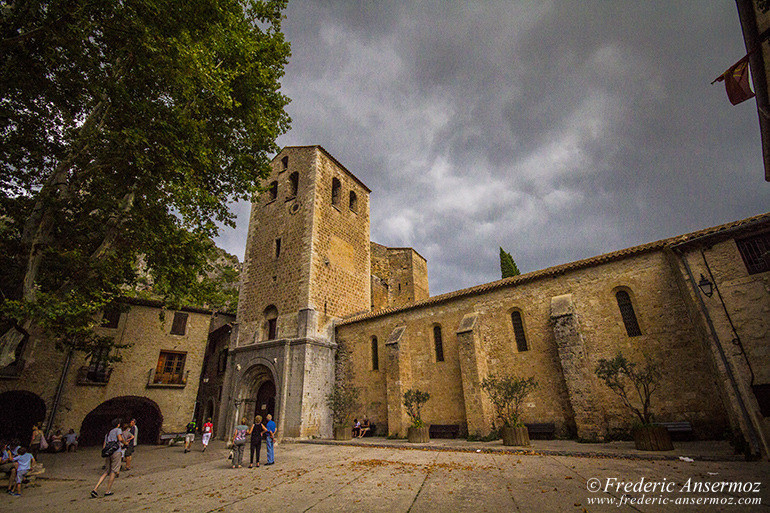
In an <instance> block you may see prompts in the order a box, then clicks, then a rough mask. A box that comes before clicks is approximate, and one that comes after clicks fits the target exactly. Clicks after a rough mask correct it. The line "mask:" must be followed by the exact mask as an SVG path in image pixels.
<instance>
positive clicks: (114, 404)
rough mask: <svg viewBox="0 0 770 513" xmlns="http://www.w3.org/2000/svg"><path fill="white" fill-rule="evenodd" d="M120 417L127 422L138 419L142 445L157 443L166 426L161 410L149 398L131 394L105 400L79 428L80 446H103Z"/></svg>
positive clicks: (137, 423) (87, 416)
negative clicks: (163, 427) (116, 419)
mask: <svg viewBox="0 0 770 513" xmlns="http://www.w3.org/2000/svg"><path fill="white" fill-rule="evenodd" d="M118 417H119V418H121V419H123V421H124V422H128V421H129V420H130V419H136V425H137V427H138V428H139V437H138V438H139V443H140V444H156V443H158V440H159V438H160V428H161V426H162V425H163V415H162V414H161V412H160V408H159V407H158V405H157V404H156V403H155V402H154V401H151V400H150V399H147V398H146V397H138V396H133V395H128V396H122V397H115V398H112V399H110V400H108V401H105V402H103V403H102V404H100V405H99V406H97V407H96V408H94V409H93V410H91V412H90V413H89V414H88V415H86V418H85V419H83V424H82V425H81V426H80V445H99V444H101V443H102V442H103V441H104V435H106V434H107V433H108V432H109V431H110V427H111V423H112V419H115V418H118Z"/></svg>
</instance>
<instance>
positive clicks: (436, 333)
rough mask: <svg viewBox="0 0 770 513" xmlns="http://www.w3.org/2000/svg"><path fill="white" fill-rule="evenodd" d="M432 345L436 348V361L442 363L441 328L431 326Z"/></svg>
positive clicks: (442, 344) (442, 343)
mask: <svg viewBox="0 0 770 513" xmlns="http://www.w3.org/2000/svg"><path fill="white" fill-rule="evenodd" d="M433 345H434V346H435V347H436V361H437V362H443V361H444V341H443V340H442V338H441V326H433Z"/></svg>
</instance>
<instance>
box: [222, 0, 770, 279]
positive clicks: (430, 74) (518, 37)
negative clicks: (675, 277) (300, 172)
mask: <svg viewBox="0 0 770 513" xmlns="http://www.w3.org/2000/svg"><path fill="white" fill-rule="evenodd" d="M286 14H287V19H286V21H285V24H284V30H285V32H286V35H287V38H288V39H289V40H290V41H291V43H292V53H293V56H292V59H291V63H290V64H289V66H287V69H286V77H285V79H284V81H283V85H284V92H285V93H286V94H287V95H289V96H290V97H291V98H292V103H291V104H290V105H289V108H288V110H289V113H290V114H291V116H292V118H293V128H292V131H291V132H290V133H289V134H287V135H285V136H284V137H282V138H281V140H280V141H279V142H280V144H282V145H289V144H321V145H322V146H324V147H325V148H326V149H327V150H329V151H330V152H331V153H332V154H333V155H334V156H335V157H336V158H337V159H338V160H339V161H340V162H342V163H343V164H344V165H345V166H346V167H347V168H348V169H350V170H351V171H352V172H353V173H354V174H356V175H357V176H358V177H359V178H360V179H361V180H362V181H363V182H364V183H366V184H367V185H368V186H369V187H370V188H371V189H372V191H373V192H372V195H371V210H372V211H371V222H372V239H373V240H375V241H376V242H379V243H381V244H386V245H391V246H412V247H414V248H415V249H416V250H417V251H418V252H419V253H420V254H422V255H423V256H425V257H426V258H427V259H428V266H429V273H430V287H431V292H432V293H433V294H437V293H442V292H447V291H451V290H456V289H459V288H463V287H467V286H472V285H476V284H479V283H483V282H487V281H492V280H495V279H497V278H498V277H499V266H498V246H503V247H504V248H506V249H507V250H509V251H510V252H511V253H512V254H513V257H514V259H515V260H516V262H517V263H518V264H519V268H520V269H521V270H522V271H524V272H526V271H533V270H537V269H541V268H544V267H547V266H550V265H556V264H560V263H564V262H569V261H572V260H576V259H579V258H586V257H590V256H593V255H596V254H599V253H603V252H606V251H612V250H616V249H620V248H624V247H629V246H633V245H637V244H642V243H645V242H649V241H651V240H656V239H660V238H664V237H668V236H672V235H676V234H680V233H686V232H688V231H692V230H697V229H700V228H703V227H706V226H711V225H715V224H719V223H724V222H728V221H732V220H736V219H740V218H743V217H748V216H751V215H755V214H758V213H761V212H764V211H767V210H768V205H769V204H770V201H768V200H770V185H769V184H767V183H766V182H764V181H763V180H762V176H763V171H762V167H761V160H760V144H759V134H758V126H757V119H756V108H755V104H754V102H753V101H750V102H746V103H744V104H742V105H739V106H737V107H732V106H731V105H730V103H729V102H728V101H727V99H726V97H725V93H724V88H723V87H722V86H719V85H715V86H712V85H710V82H711V80H713V79H714V77H716V76H717V75H719V74H720V73H721V72H722V71H724V70H725V69H726V68H727V67H728V66H729V65H730V64H732V63H733V62H735V61H736V60H738V59H739V58H740V57H741V56H743V54H744V53H745V49H744V47H743V42H742V39H741V31H740V24H739V22H738V16H737V12H736V9H735V6H734V4H731V3H730V2H718V3H717V2H712V3H706V2H695V3H679V2H649V3H648V2H633V3H631V2H623V3H621V2H606V1H598V2H585V1H580V2H577V1H576V2H563V1H560V2H472V3H471V2H414V3H406V2H332V1H327V2H320V1H319V2H312V1H303V2H293V3H291V4H290V6H289V8H288V10H287V13H286ZM238 208H239V212H241V216H240V218H239V230H238V231H237V232H231V233H228V234H226V235H225V237H226V238H223V239H220V240H221V244H223V245H224V246H225V247H226V248H228V249H230V250H231V251H234V252H236V253H237V254H238V255H239V256H240V257H242V255H243V245H244V243H245V233H246V225H247V222H248V208H247V207H246V206H244V205H239V206H238Z"/></svg>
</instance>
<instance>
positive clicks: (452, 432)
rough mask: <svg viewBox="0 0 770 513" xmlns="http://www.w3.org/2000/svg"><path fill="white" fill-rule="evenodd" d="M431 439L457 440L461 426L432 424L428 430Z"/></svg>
mask: <svg viewBox="0 0 770 513" xmlns="http://www.w3.org/2000/svg"><path fill="white" fill-rule="evenodd" d="M428 433H429V434H430V437H431V438H457V436H458V435H459V434H460V426H458V425H457V424H431V426H430V428H429V429H428Z"/></svg>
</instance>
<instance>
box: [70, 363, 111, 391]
mask: <svg viewBox="0 0 770 513" xmlns="http://www.w3.org/2000/svg"><path fill="white" fill-rule="evenodd" d="M111 374H112V367H103V368H98V369H94V368H92V367H90V366H88V365H85V366H83V367H80V368H79V369H78V376H77V384H78V385H84V386H95V387H103V386H105V385H107V383H109V382H110V375H111Z"/></svg>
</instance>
